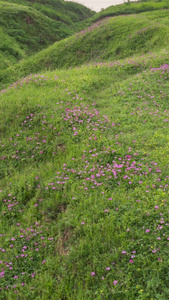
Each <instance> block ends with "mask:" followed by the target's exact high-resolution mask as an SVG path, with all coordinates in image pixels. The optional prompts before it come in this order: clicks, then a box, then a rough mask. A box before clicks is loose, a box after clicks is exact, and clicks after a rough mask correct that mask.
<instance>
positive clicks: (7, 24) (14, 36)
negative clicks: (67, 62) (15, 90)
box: [0, 1, 93, 70]
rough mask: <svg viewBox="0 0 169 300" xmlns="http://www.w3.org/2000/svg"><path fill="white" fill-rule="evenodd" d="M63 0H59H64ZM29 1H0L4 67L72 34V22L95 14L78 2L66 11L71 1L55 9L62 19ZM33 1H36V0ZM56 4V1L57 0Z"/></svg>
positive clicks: (0, 55) (0, 48) (0, 51)
mask: <svg viewBox="0 0 169 300" xmlns="http://www.w3.org/2000/svg"><path fill="white" fill-rule="evenodd" d="M51 2H52V1H51ZM62 2H63V1H61V2H60V3H61V4H64V2H63V3H62ZM20 3H21V4H22V5H21V4H20ZM37 3H38V2H37ZM26 4H28V3H27V2H26V1H25V2H24V1H20V2H19V3H18V4H16V3H7V2H3V1H1V2H0V28H1V41H0V69H1V70H2V69H5V68H6V67H8V66H10V65H13V63H14V62H17V61H19V60H21V59H23V58H26V57H28V56H29V55H31V54H33V53H35V52H38V51H40V50H42V49H44V48H46V47H47V46H49V45H51V44H53V43H54V42H55V41H59V40H61V39H63V38H65V37H67V36H70V35H72V34H73V33H74V31H75V30H74V29H71V28H70V25H71V24H73V22H79V21H80V20H84V19H85V17H89V16H91V15H93V13H92V12H91V11H90V10H89V9H87V8H86V7H84V6H83V5H81V6H80V8H79V5H77V6H76V4H75V3H73V5H72V7H74V12H71V10H70V13H69V14H68V13H67V12H68V11H67V10H68V9H69V5H68V6H66V7H67V10H66V9H65V10H63V9H61V8H62V7H60V6H59V7H58V9H57V10H56V12H57V13H58V14H60V16H62V17H61V18H60V19H59V17H58V18H57V17H56V16H55V18H51V16H47V15H46V14H45V12H43V10H41V9H39V7H38V6H36V5H34V6H35V8H34V6H33V7H32V6H31V5H30V6H28V5H26ZM34 4H36V3H35V2H34ZM56 4H57V2H56V1H55V5H56ZM39 5H40V4H39ZM41 6H42V7H43V8H44V10H45V7H46V6H45V5H43V2H42V4H41ZM70 6H71V3H70ZM51 9H52V8H51ZM83 11H84V14H83ZM61 12H62V13H61ZM87 14H88V15H87ZM9 16H10V17H9ZM77 28H78V25H77ZM77 28H76V29H77Z"/></svg>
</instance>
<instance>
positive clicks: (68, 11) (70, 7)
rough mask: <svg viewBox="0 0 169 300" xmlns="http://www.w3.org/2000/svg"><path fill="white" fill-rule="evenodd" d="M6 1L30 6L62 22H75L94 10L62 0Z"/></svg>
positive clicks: (86, 17) (91, 13)
mask: <svg viewBox="0 0 169 300" xmlns="http://www.w3.org/2000/svg"><path fill="white" fill-rule="evenodd" d="M6 2H11V3H18V4H22V5H26V6H29V7H32V8H34V9H36V10H38V11H40V12H42V13H43V14H44V15H46V16H48V17H50V18H51V19H54V20H57V21H61V22H64V23H66V24H72V23H77V22H80V21H83V20H85V19H88V18H90V17H92V16H93V15H94V14H95V12H94V11H91V10H90V9H89V8H87V7H86V6H84V5H82V4H79V3H75V2H66V1H63V0H48V1H46V0H35V1H29V0H7V1H6Z"/></svg>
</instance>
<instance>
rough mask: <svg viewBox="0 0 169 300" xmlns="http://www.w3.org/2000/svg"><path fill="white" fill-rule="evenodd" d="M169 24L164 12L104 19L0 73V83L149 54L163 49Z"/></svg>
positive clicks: (165, 44) (166, 44)
mask: <svg viewBox="0 0 169 300" xmlns="http://www.w3.org/2000/svg"><path fill="white" fill-rule="evenodd" d="M168 21H169V17H168V12H167V11H156V12H153V13H149V12H147V13H142V14H139V15H138V16H137V17H136V16H133V15H129V16H127V17H124V16H119V17H112V18H106V19H104V20H101V21H98V22H97V23H95V24H93V25H92V26H91V27H89V28H88V29H86V30H84V31H82V32H80V33H78V34H76V35H75V36H73V37H69V38H67V39H65V40H62V41H60V42H57V43H55V44H54V45H52V46H50V47H49V48H48V49H45V50H43V51H41V52H39V53H38V54H36V55H34V56H32V57H30V58H29V59H27V60H26V61H23V62H21V63H20V64H17V65H15V66H13V67H11V68H8V69H7V70H5V71H2V72H0V80H1V82H7V81H10V82H13V81H14V80H17V79H18V78H20V77H22V76H26V75H28V74H30V73H35V72H36V73H37V72H41V71H42V70H45V69H55V68H68V67H73V66H79V65H81V64H84V63H89V62H91V61H95V62H100V61H102V62H103V61H108V60H109V61H115V60H120V59H124V58H128V57H132V56H133V55H135V56H136V55H141V54H143V53H148V52H149V50H150V49H151V51H159V50H160V49H166V48H167V46H168V41H169V27H168ZM100 36H101V37H102V38H100Z"/></svg>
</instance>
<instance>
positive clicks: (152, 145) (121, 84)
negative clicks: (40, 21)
mask: <svg viewBox="0 0 169 300" xmlns="http://www.w3.org/2000/svg"><path fill="white" fill-rule="evenodd" d="M168 16H169V12H168V11H163V10H160V11H153V12H146V13H140V14H139V15H137V17H135V16H134V15H129V16H118V17H110V18H106V19H104V20H100V21H98V23H95V24H93V25H91V27H89V28H88V29H86V30H84V31H82V32H80V33H78V34H76V35H75V36H72V37H68V38H66V39H64V40H62V41H59V42H57V43H55V44H54V45H52V46H50V47H49V48H48V49H46V50H44V51H41V52H39V53H38V54H36V55H33V56H31V57H30V58H29V59H28V60H25V61H23V62H22V63H18V65H15V66H13V67H11V68H8V69H7V70H5V71H1V72H0V79H1V85H0V161H1V165H0V281H1V284H0V299H5V300H6V299H7V300H18V299H24V300H34V299H43V300H93V299H96V300H101V299H104V300H136V299H138V300H150V299H160V300H168V299H169V281H168V269H169V260H168V247H169V171H168V170H169V101H168V99H169V49H168V39H169V28H168V24H169V20H168V18H169V17H168ZM5 38H6V39H8V37H7V35H6V36H5ZM14 45H15V49H16V51H19V50H18V48H17V43H16V44H14ZM20 55H22V52H21V53H20ZM47 69H48V70H47ZM30 73H31V74H30ZM23 76H24V77H23Z"/></svg>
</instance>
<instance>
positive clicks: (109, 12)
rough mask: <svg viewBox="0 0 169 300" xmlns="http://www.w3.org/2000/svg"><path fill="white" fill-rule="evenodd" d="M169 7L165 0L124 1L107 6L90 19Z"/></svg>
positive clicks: (94, 19)
mask: <svg viewBox="0 0 169 300" xmlns="http://www.w3.org/2000/svg"><path fill="white" fill-rule="evenodd" d="M165 9H169V3H168V1H166V0H160V1H158V0H157V1H156V0H153V1H151V0H148V1H145V0H144V1H138V2H130V3H128V2H126V3H123V4H120V5H113V6H109V7H108V8H106V9H104V10H102V11H101V12H99V13H97V14H96V15H94V17H93V18H92V20H93V21H94V22H96V21H98V20H100V19H103V18H106V17H112V16H119V15H128V14H139V13H142V12H148V11H150V12H153V11H155V10H165Z"/></svg>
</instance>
